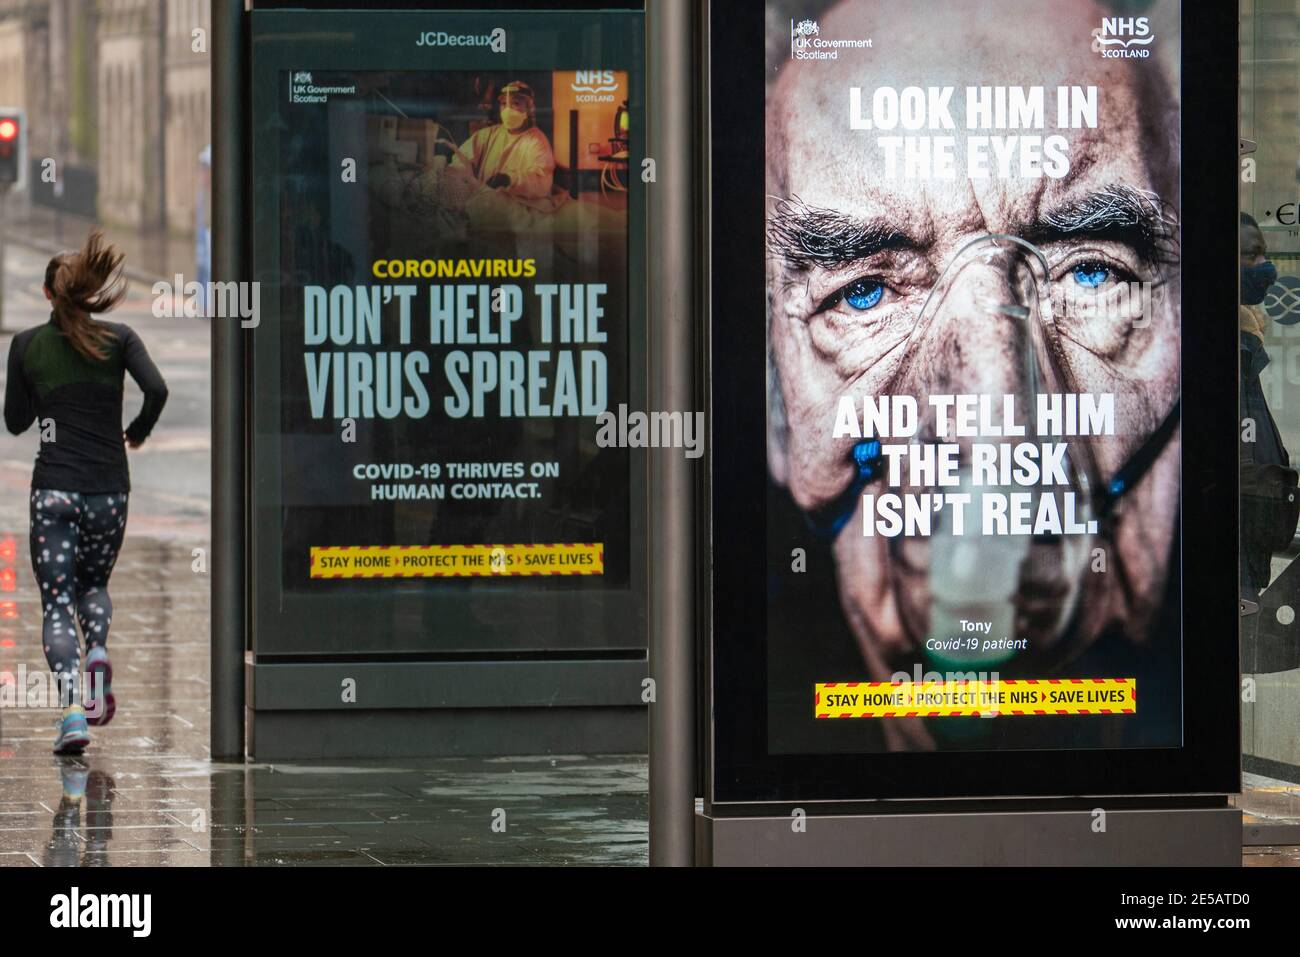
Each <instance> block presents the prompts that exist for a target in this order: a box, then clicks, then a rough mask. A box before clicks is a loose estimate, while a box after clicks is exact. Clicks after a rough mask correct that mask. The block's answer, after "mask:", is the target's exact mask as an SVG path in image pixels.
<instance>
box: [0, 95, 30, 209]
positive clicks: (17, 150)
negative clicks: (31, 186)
mask: <svg viewBox="0 0 1300 957" xmlns="http://www.w3.org/2000/svg"><path fill="white" fill-rule="evenodd" d="M25 136H26V130H24V129H23V115H22V113H13V112H0V190H7V189H8V188H9V187H10V186H12V185H13V184H14V183H16V182H18V180H19V179H21V175H20V173H21V170H20V169H19V164H20V163H21V162H22V153H23V147H22V143H23V139H24V137H25Z"/></svg>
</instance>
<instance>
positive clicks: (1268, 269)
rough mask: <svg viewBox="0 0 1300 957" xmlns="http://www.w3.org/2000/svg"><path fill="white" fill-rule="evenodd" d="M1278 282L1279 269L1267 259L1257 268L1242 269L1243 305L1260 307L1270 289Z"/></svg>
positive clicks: (1246, 267) (1244, 267) (1243, 267)
mask: <svg viewBox="0 0 1300 957" xmlns="http://www.w3.org/2000/svg"><path fill="white" fill-rule="evenodd" d="M1275 282H1277V267H1276V266H1274V265H1273V264H1272V263H1271V262H1269V261H1268V260H1267V259H1266V260H1264V261H1263V262H1262V263H1260V264H1259V265H1257V266H1242V267H1241V301H1242V304H1243V305H1247V306H1258V305H1259V304H1260V303H1261V302H1263V301H1264V296H1265V294H1266V293H1267V292H1268V287H1269V286H1271V285H1273V283H1275Z"/></svg>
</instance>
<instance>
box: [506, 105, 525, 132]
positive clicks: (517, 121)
mask: <svg viewBox="0 0 1300 957" xmlns="http://www.w3.org/2000/svg"><path fill="white" fill-rule="evenodd" d="M527 121H528V114H527V113H525V112H524V111H523V110H512V109H511V108H510V107H508V106H503V107H502V108H501V122H502V123H503V124H505V128H506V129H508V130H509V131H510V132H512V133H513V132H514V131H515V130H517V129H519V128H520V127H521V126H523V125H524V123H526V122H527Z"/></svg>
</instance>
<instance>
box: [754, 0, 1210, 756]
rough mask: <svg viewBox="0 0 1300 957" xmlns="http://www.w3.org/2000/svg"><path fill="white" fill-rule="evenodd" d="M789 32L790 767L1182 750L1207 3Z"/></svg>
mask: <svg viewBox="0 0 1300 957" xmlns="http://www.w3.org/2000/svg"><path fill="white" fill-rule="evenodd" d="M766 12H767V21H766V39H767V54H766V55H767V59H768V69H767V74H766V75H767V81H768V82H767V85H766V89H765V96H766V118H767V121H766V199H765V202H766V219H765V226H766V263H767V283H768V287H767V293H768V295H767V304H768V310H767V317H766V329H767V334H766V342H767V360H768V361H767V392H766V396H765V397H764V403H765V408H766V449H767V453H766V462H767V478H768V503H767V521H766V541H767V556H768V569H769V575H768V589H767V642H768V644H767V648H768V656H767V674H768V702H767V729H768V730H767V735H768V747H769V749H770V751H771V752H773V753H819V752H820V753H825V752H884V751H935V750H938V751H979V750H985V751H989V750H1016V749H1043V748H1048V749H1076V748H1078V749H1084V748H1129V747H1131V748H1173V747H1178V746H1179V745H1180V744H1181V741H1182V738H1181V722H1182V716H1183V707H1184V701H1183V689H1182V678H1181V669H1182V652H1183V633H1184V632H1183V623H1182V621H1181V620H1180V567H1181V561H1182V557H1181V550H1180V523H1181V499H1180V481H1181V477H1180V464H1181V452H1180V447H1181V433H1180V414H1179V410H1180V396H1181V390H1182V375H1181V364H1180V355H1181V352H1180V343H1181V337H1182V302H1181V293H1180V279H1179V264H1180V226H1179V223H1180V213H1181V207H1182V197H1181V187H1180V161H1179V156H1180V100H1179V91H1180V77H1179V63H1180V7H1179V4H1178V3H1177V2H1172V0H1154V2H1143V3H1136V2H1134V3H1129V2H1122V0H1115V2H1105V0H1098V2H1077V0H1055V2H1053V0H1044V2H1035V3H1024V2H1020V0H980V2H965V0H931V2H926V3H908V4H901V3H886V2H880V0H840V2H832V3H808V2H803V3H786V2H770V3H768V4H767V6H766ZM1225 554H1226V553H1225Z"/></svg>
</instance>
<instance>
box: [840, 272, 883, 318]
mask: <svg viewBox="0 0 1300 957" xmlns="http://www.w3.org/2000/svg"><path fill="white" fill-rule="evenodd" d="M884 294H885V287H884V286H882V285H881V284H880V283H878V282H876V281H875V280H872V279H859V280H857V282H851V283H849V284H848V285H847V286H845V287H844V301H845V302H847V303H848V304H849V305H850V306H852V307H853V308H854V309H858V310H862V311H865V310H867V309H872V308H874V307H875V306H876V305H877V304H878V303H879V302H880V298H881V297H882V296H883V295H884Z"/></svg>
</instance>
